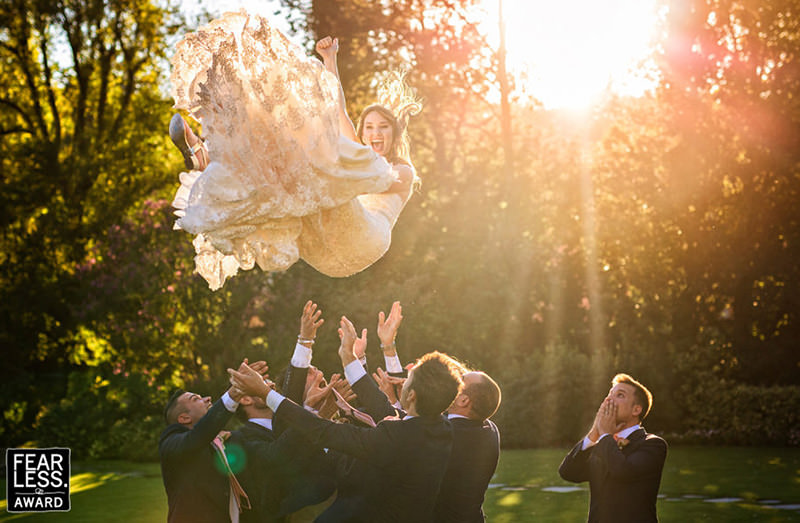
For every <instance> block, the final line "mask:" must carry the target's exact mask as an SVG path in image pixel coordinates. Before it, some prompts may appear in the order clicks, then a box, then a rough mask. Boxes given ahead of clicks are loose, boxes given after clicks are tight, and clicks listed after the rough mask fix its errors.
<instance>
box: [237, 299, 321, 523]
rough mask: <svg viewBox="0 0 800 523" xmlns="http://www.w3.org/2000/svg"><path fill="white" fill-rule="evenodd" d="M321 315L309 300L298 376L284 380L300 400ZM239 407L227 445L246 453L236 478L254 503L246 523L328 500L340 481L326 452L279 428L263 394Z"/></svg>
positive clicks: (295, 359) (282, 517)
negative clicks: (236, 425) (239, 423)
mask: <svg viewBox="0 0 800 523" xmlns="http://www.w3.org/2000/svg"><path fill="white" fill-rule="evenodd" d="M321 314H322V311H321V310H319V309H317V305H316V304H315V303H313V302H311V301H309V302H307V303H306V304H305V307H303V314H302V316H301V318H300V335H299V336H298V341H297V347H296V349H295V353H294V355H293V356H292V367H291V368H294V369H295V370H296V371H298V372H299V374H298V375H295V376H294V377H293V379H290V377H291V375H287V379H286V381H285V383H284V387H288V388H291V389H293V390H291V391H289V392H286V395H287V397H291V398H292V399H295V398H297V400H296V401H297V402H298V403H302V402H303V392H304V389H303V385H304V384H305V382H306V374H305V373H304V372H302V371H307V370H308V364H309V363H310V353H311V347H312V346H313V343H314V339H315V338H316V334H317V329H318V328H319V327H320V326H321V325H322V323H323V321H324V320H322V319H321V318H320V316H321ZM294 365H301V366H302V367H295V366H294ZM295 384H299V387H298V386H296V385H295ZM239 405H240V406H239V410H238V411H237V416H238V417H239V418H240V419H241V421H242V422H243V425H242V427H241V428H239V429H237V430H235V431H233V432H232V433H231V436H230V438H229V440H228V442H227V447H228V448H229V449H236V450H238V451H239V455H241V457H242V460H241V461H242V462H243V465H242V467H241V470H240V471H238V472H237V476H238V477H239V480H240V481H241V483H242V487H243V488H244V490H245V491H246V492H247V493H248V496H249V497H250V501H251V504H252V510H250V511H246V512H243V513H242V518H241V521H242V523H249V522H253V523H256V522H258V523H267V522H283V521H288V520H289V515H290V514H292V513H294V512H296V511H298V510H300V509H302V508H304V507H307V506H309V505H314V504H317V503H321V502H323V501H325V500H326V499H328V497H330V496H331V495H332V494H333V492H334V489H335V482H334V468H333V463H332V461H331V460H330V459H328V458H327V456H326V455H325V453H324V452H323V451H322V450H321V449H319V448H316V447H314V446H312V445H311V444H310V443H309V441H308V440H307V439H306V438H305V437H304V436H303V435H302V434H300V433H299V432H297V431H296V430H294V429H291V428H286V427H280V426H274V425H273V419H272V418H273V413H272V410H270V409H269V407H267V404H266V403H265V401H264V398H263V397H258V396H247V395H244V396H242V398H241V400H240V401H239Z"/></svg>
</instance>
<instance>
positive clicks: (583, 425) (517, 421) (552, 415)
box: [495, 344, 610, 448]
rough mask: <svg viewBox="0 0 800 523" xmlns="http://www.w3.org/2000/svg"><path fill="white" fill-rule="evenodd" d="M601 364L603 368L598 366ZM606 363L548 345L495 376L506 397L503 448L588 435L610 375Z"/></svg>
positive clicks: (564, 442) (500, 418)
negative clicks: (600, 378)
mask: <svg viewBox="0 0 800 523" xmlns="http://www.w3.org/2000/svg"><path fill="white" fill-rule="evenodd" d="M595 366H599V367H600V369H596V368H594V367H595ZM607 366H608V365H607V363H604V362H599V361H592V359H591V358H590V357H588V356H587V355H586V354H582V353H580V352H579V351H576V350H575V349H572V348H570V347H568V346H565V345H564V344H556V345H549V346H547V347H546V348H545V350H543V351H537V352H535V353H533V354H528V355H526V356H525V357H523V358H522V359H520V360H519V361H517V362H516V364H515V365H508V366H507V367H505V369H503V370H501V371H500V373H499V374H497V375H496V378H497V379H498V380H499V382H500V383H502V387H503V399H502V403H501V407H500V410H499V411H498V413H497V415H496V416H495V422H496V423H497V425H498V428H499V429H500V434H501V436H502V443H503V447H504V448H531V447H552V446H569V445H570V444H572V443H574V441H577V440H578V439H579V438H580V437H581V436H582V435H584V434H585V433H586V432H587V431H588V428H589V427H590V426H591V422H592V419H593V418H594V413H595V412H596V411H597V403H598V400H597V398H602V397H603V394H604V393H606V392H607V391H608V388H609V383H608V382H609V381H610V380H604V381H603V382H601V383H598V382H597V377H598V376H602V375H603V373H602V372H598V371H601V370H602V369H603V368H605V367H607Z"/></svg>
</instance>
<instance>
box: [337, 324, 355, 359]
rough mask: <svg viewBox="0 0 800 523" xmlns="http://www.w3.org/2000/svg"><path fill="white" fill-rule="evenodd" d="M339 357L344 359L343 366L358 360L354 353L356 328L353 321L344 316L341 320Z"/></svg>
mask: <svg viewBox="0 0 800 523" xmlns="http://www.w3.org/2000/svg"><path fill="white" fill-rule="evenodd" d="M339 339H340V340H341V342H340V343H339V358H341V360H342V366H343V367H346V366H347V365H348V364H349V363H351V362H353V361H355V360H356V355H355V354H354V353H353V345H354V344H355V341H356V328H355V327H354V326H353V323H352V322H351V321H350V320H348V319H347V317H345V316H342V319H341V320H340V321H339Z"/></svg>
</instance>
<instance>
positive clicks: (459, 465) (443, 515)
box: [436, 418, 500, 523]
mask: <svg viewBox="0 0 800 523" xmlns="http://www.w3.org/2000/svg"><path fill="white" fill-rule="evenodd" d="M450 423H451V424H452V425H453V452H452V453H451V454H450V462H449V463H448V465H447V472H446V473H445V475H444V480H443V481H442V488H441V490H440V491H439V499H438V500H437V501H436V521H437V522H452V523H472V522H483V521H485V516H484V514H483V498H484V496H485V495H486V489H487V488H488V486H489V481H490V480H491V479H492V476H493V475H494V471H495V469H496V468H497V461H498V459H499V458H500V432H499V431H498V430H497V426H496V425H495V424H494V423H493V422H492V421H491V420H486V421H478V420H471V419H466V418H451V419H450Z"/></svg>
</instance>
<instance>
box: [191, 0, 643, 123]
mask: <svg viewBox="0 0 800 523" xmlns="http://www.w3.org/2000/svg"><path fill="white" fill-rule="evenodd" d="M331 1H333V0H331ZM497 6H498V0H483V10H484V13H483V14H481V15H479V16H480V18H482V19H483V20H484V22H483V24H482V26H483V30H484V32H485V33H486V35H487V39H488V41H489V43H490V44H491V45H493V46H495V48H496V47H497V45H498V44H499V30H498V17H497ZM201 7H205V8H206V9H207V10H208V11H209V12H211V13H212V14H214V15H219V14H221V13H223V12H225V11H235V10H238V9H240V8H245V9H247V10H248V11H249V12H253V13H258V14H261V15H263V16H267V17H269V18H270V21H271V22H273V23H274V24H275V25H276V26H277V27H278V28H280V29H282V30H286V29H287V28H288V27H287V26H288V24H286V21H285V16H280V15H279V16H276V15H275V12H276V11H278V10H280V2H279V1H278V0H184V1H183V3H182V9H183V11H184V12H185V13H187V14H190V15H191V13H197V12H199V10H200V8H201ZM503 9H504V12H505V20H506V35H507V36H506V42H507V48H508V59H507V65H508V69H509V72H510V73H512V74H514V75H515V76H517V78H519V80H518V82H517V83H518V86H519V89H520V92H521V94H522V95H523V96H528V97H534V98H536V99H538V100H540V101H542V102H543V103H544V105H545V107H547V108H581V107H586V106H589V105H591V103H592V102H593V101H594V100H596V99H597V97H598V96H600V95H601V94H602V93H603V92H604V91H605V89H606V88H609V87H610V89H611V90H612V91H613V92H615V93H617V94H625V95H632V96H639V95H641V94H643V93H644V92H645V91H647V90H649V89H652V88H653V87H654V86H655V83H656V80H655V76H654V75H655V73H653V72H652V71H653V70H654V68H653V66H652V64H650V65H649V66H646V67H645V68H642V67H641V63H642V62H644V61H646V60H647V58H648V56H649V49H650V42H651V40H652V38H653V35H654V32H655V24H656V21H657V13H656V0H503ZM294 39H295V41H297V42H298V43H300V41H299V40H300V39H299V38H297V37H295V38H294ZM648 67H649V76H650V77H649V78H648Z"/></svg>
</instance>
